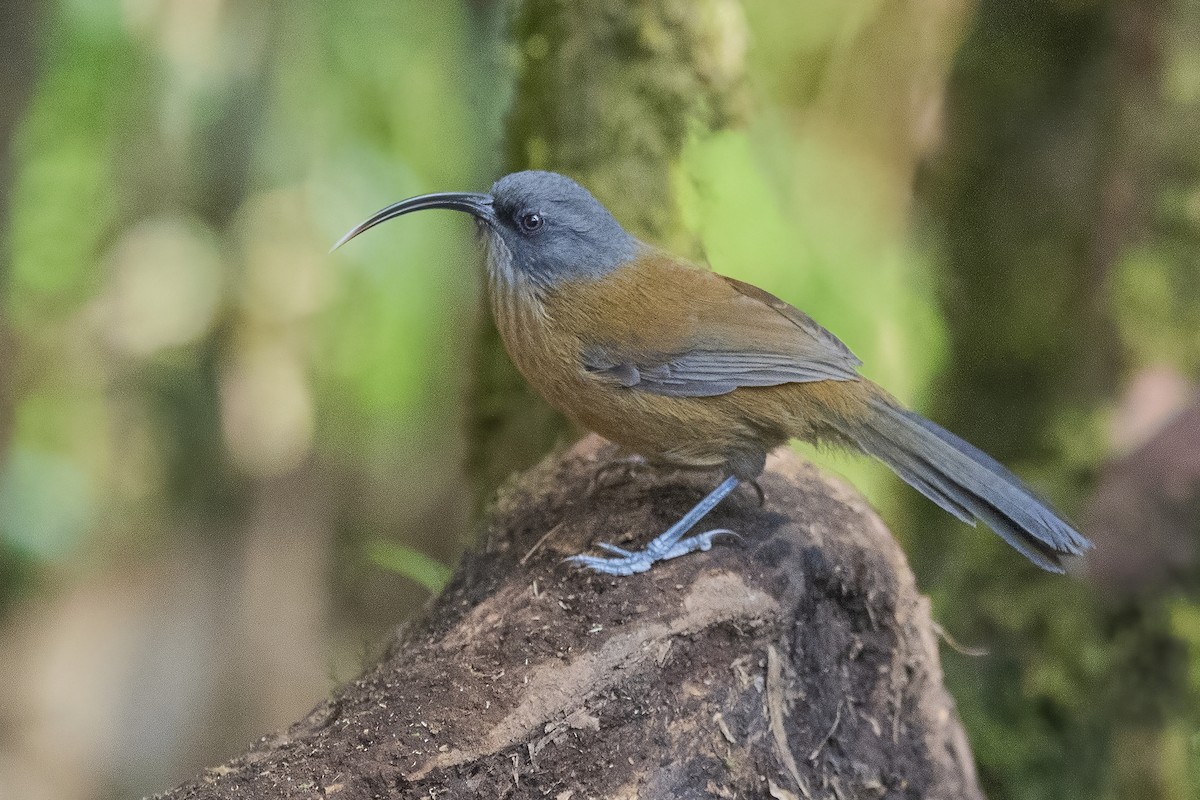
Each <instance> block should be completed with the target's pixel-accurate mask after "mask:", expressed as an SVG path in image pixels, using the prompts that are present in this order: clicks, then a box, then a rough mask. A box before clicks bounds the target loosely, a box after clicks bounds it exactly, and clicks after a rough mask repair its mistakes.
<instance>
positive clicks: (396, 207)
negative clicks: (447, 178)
mask: <svg viewBox="0 0 1200 800" xmlns="http://www.w3.org/2000/svg"><path fill="white" fill-rule="evenodd" d="M431 208H448V209H451V210H453V211H465V212H467V213H468V214H470V215H472V216H473V217H475V218H476V219H483V220H487V219H491V218H492V216H493V213H494V212H493V211H492V196H491V195H490V194H479V193H477V192H437V193H436V194H423V195H418V196H417V197H410V198H408V199H407V200H401V201H400V202H399V203H392V204H391V205H390V206H388V207H387V208H384V209H380V210H379V211H377V212H376V213H374V214H373V215H371V216H370V217H368V218H367V219H365V220H363V221H362V222H360V223H359V224H358V225H355V226H354V227H353V228H351V229H350V231H349V232H348V233H347V234H346V235H345V236H343V237H342V238H341V239H338V241H337V244H335V245H334V246H333V247H332V248H331V249H330V251H329V252H331V253H332V252H333V251H334V250H337V249H338V248H339V247H341V246H342V245H344V244H345V243H346V242H348V241H350V240H351V239H353V238H354V237H355V236H358V235H359V234H360V233H362V232H363V231H369V230H370V229H371V228H374V227H375V226H376V225H378V224H379V223H381V222H387V221H388V220H389V219H395V218H396V217H399V216H401V215H403V214H407V213H409V212H410V211H425V210H427V209H431Z"/></svg>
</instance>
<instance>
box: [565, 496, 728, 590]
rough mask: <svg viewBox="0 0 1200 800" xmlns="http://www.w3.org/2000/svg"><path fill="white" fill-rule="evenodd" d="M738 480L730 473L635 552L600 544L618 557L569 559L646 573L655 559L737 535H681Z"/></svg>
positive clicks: (606, 569)
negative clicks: (723, 537)
mask: <svg viewBox="0 0 1200 800" xmlns="http://www.w3.org/2000/svg"><path fill="white" fill-rule="evenodd" d="M740 482H741V481H739V480H738V479H737V478H735V477H734V476H732V475H730V476H729V477H728V478H726V479H725V480H724V481H722V482H721V485H720V486H718V487H717V488H716V489H713V490H712V491H711V492H709V493H708V495H707V496H706V497H705V498H704V499H703V500H701V501H700V502H699V503H697V504H696V505H695V506H694V507H693V508H692V510H691V511H689V512H687V513H686V514H684V515H683V519H681V520H679V521H678V522H676V523H675V524H674V525H672V526H671V527H670V528H668V529H667V531H666V532H665V533H663V534H661V535H659V536H658V537H657V538H655V539H654V541H652V542H650V544H648V545H646V549H644V550H639V551H637V552H631V551H629V550H626V549H624V548H622V547H617V546H616V545H611V544H600V545H599V546H600V547H602V548H604V549H605V550H607V551H609V552H610V553H615V554H616V555H617V558H600V557H598V556H585V555H578V556H571V557H570V558H568V559H567V560H568V561H572V562H574V563H576V564H581V565H582V566H585V567H588V568H590V569H594V570H596V571H597V572H603V573H605V574H606V575H633V574H636V573H638V572H645V571H646V570H648V569H650V567H651V565H653V564H654V563H655V562H657V561H666V560H667V559H669V558H678V557H679V556H682V555H687V554H688V553H694V552H695V551H697V550H708V549H709V548H711V547H712V541H713V539H715V538H716V537H717V536H720V535H722V534H729V535H730V536H737V534H736V533H734V532H733V531H731V530H727V529H725V528H718V529H716V530H712V531H706V532H704V533H700V534H697V535H695V536H689V537H688V538H686V539H685V538H683V537H684V536H685V535H686V534H687V532H688V531H690V530H691V529H692V528H693V527H694V526H695V525H696V523H697V522H699V521H700V520H701V519H703V518H704V515H705V514H707V513H708V512H710V511H712V510H713V508H715V507H716V505H717V503H719V502H721V501H722V500H724V499H725V496H726V495H728V494H729V493H730V492H732V491H733V490H734V489H736V488H737V486H738V484H739V483H740Z"/></svg>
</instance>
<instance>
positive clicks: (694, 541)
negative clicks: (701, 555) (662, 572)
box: [567, 528, 742, 576]
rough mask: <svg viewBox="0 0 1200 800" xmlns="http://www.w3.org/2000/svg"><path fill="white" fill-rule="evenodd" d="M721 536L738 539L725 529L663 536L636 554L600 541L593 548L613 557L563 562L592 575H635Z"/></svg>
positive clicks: (573, 558)
mask: <svg viewBox="0 0 1200 800" xmlns="http://www.w3.org/2000/svg"><path fill="white" fill-rule="evenodd" d="M723 535H724V536H733V537H735V538H737V539H741V538H742V537H741V536H739V535H738V534H736V533H734V532H733V531H731V530H729V529H728V528H717V529H716V530H711V531H706V532H704V533H699V534H696V535H695V536H689V537H687V538H686V539H676V538H675V537H674V536H669V535H668V534H663V535H662V536H659V537H658V538H657V539H655V540H654V541H652V542H650V544H648V545H646V549H644V550H637V551H633V550H626V549H625V548H624V547H617V546H616V545H615V544H607V543H605V542H600V543H599V544H598V545H597V547H601V548H603V549H605V550H607V551H608V552H610V553H613V554H615V555H616V556H617V557H616V558H601V557H599V556H585V555H578V556H571V557H570V558H568V559H567V561H570V562H571V563H573V564H579V565H580V566H582V567H587V568H588V569H591V570H595V571H596V572H602V573H604V574H605V575H621V576H625V575H636V574H637V573H639V572H645V571H646V570H648V569H650V567H651V566H653V565H654V564H656V563H658V562H659V561H668V560H670V559H672V558H679V557H680V556H685V555H687V554H688V553H694V552H696V551H697V550H700V551H704V550H709V549H711V548H712V544H713V539H715V538H717V537H718V536H723Z"/></svg>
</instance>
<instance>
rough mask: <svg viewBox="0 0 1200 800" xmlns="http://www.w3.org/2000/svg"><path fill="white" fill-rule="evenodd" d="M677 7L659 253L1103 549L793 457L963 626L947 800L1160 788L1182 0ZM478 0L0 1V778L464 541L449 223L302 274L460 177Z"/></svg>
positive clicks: (163, 772)
mask: <svg viewBox="0 0 1200 800" xmlns="http://www.w3.org/2000/svg"><path fill="white" fill-rule="evenodd" d="M662 1H663V2H666V0H662ZM604 3H605V8H608V7H614V8H615V7H619V6H621V5H622V4H621V3H619V2H616V0H604ZM668 5H669V3H668ZM686 5H687V4H686V3H685V4H682V5H681V6H680V9H681V10H680V12H679V13H687V12H686V8H685V6H686ZM717 7H718V8H720V9H723V11H721V13H722V14H725V15H726V16H725V17H722V18H721V19H722V22H721V24H722V25H729V26H734V27H735V29H736V31H737V35H732V36H726V37H724V38H722V39H721V42H722V45H721V47H722V49H720V52H717V53H715V54H714V59H716V60H717V61H719V62H720V65H721V68H722V69H723V70H726V73H724V74H736V73H739V72H743V71H744V73H745V75H746V84H747V88H746V95H745V96H746V100H745V108H744V110H743V112H742V116H743V119H741V120H739V121H738V122H737V124H733V125H730V126H728V127H727V128H725V129H722V130H719V131H710V130H701V129H697V131H696V132H695V135H693V136H690V137H689V138H688V141H687V145H686V146H685V148H684V149H683V152H682V153H681V154H680V155H679V156H678V159H677V160H676V161H675V162H673V163H672V164H671V169H672V170H673V171H674V172H673V174H674V176H675V178H674V180H675V185H676V196H677V201H678V204H679V212H680V216H681V217H682V219H683V225H684V227H685V232H684V234H683V235H682V236H681V240H683V241H686V242H690V243H691V244H692V246H693V249H694V251H695V252H698V253H703V254H704V255H705V257H706V258H707V259H708V261H709V262H710V263H712V264H713V266H714V267H715V268H716V269H718V270H719V271H721V272H724V273H727V274H731V275H735V276H737V277H740V278H743V279H746V280H750V281H752V282H754V283H757V284H759V285H761V286H763V287H764V288H766V289H768V290H770V291H772V292H774V293H775V294H778V295H780V296H781V297H783V298H785V299H787V300H789V301H791V302H794V303H795V304H797V305H799V306H801V307H802V308H804V309H805V310H806V311H808V312H809V313H810V314H812V315H813V316H814V317H815V318H816V319H818V320H819V321H820V322H822V323H823V324H825V325H826V326H827V327H829V328H830V329H832V330H833V331H834V332H836V333H837V334H838V335H839V336H840V337H842V338H843V339H844V340H845V341H846V342H847V343H848V344H849V345H850V346H851V348H852V349H854V350H855V352H856V353H857V354H858V355H859V356H861V357H862V358H863V359H864V361H865V362H866V365H865V367H864V371H865V372H866V373H867V374H868V375H870V376H871V377H872V378H874V379H875V380H877V381H879V382H880V383H882V384H884V385H885V386H887V387H888V388H889V389H891V390H892V391H893V392H894V393H895V394H896V395H897V396H899V397H901V398H902V399H903V400H905V401H907V402H909V403H912V404H914V405H916V406H917V407H919V408H921V409H922V410H924V411H925V412H926V413H927V414H929V415H930V416H932V417H934V418H935V419H937V420H938V421H940V422H943V423H945V424H946V425H947V426H948V427H951V428H953V429H955V430H956V431H958V432H959V433H961V434H963V435H964V436H966V437H967V438H969V439H971V440H972V441H974V442H976V443H977V444H979V445H980V446H981V447H983V448H984V449H986V450H988V451H990V452H993V453H994V454H995V455H996V456H997V457H999V458H1001V459H1002V460H1004V461H1005V462H1006V463H1009V464H1010V465H1011V466H1013V467H1014V468H1015V469H1017V470H1018V471H1019V472H1021V473H1022V474H1023V475H1025V476H1026V477H1027V478H1029V479H1030V480H1031V481H1032V482H1034V483H1035V484H1036V485H1037V486H1038V488H1039V489H1040V490H1041V491H1042V492H1044V493H1045V494H1047V495H1048V496H1050V497H1051V499H1052V500H1053V501H1054V502H1055V503H1056V504H1057V505H1059V506H1061V507H1062V508H1063V509H1064V510H1065V511H1066V512H1067V513H1068V514H1069V515H1071V516H1073V517H1074V518H1075V519H1077V520H1079V521H1080V522H1081V523H1082V524H1083V525H1084V527H1085V529H1086V532H1088V533H1089V534H1090V535H1093V536H1094V537H1095V538H1096V540H1097V542H1098V544H1099V545H1100V548H1099V550H1098V552H1097V553H1096V557H1095V558H1094V559H1092V560H1091V561H1090V562H1089V563H1088V564H1087V565H1084V566H1082V567H1080V569H1079V570H1078V574H1076V575H1074V576H1072V577H1070V578H1060V577H1054V576H1047V575H1042V574H1040V573H1038V572H1036V570H1034V569H1033V568H1031V567H1029V566H1028V565H1027V564H1024V563H1023V562H1022V561H1021V560H1020V559H1019V558H1018V557H1017V556H1015V555H1014V554H1013V553H1011V552H1010V551H1008V550H1007V549H1006V548H1005V547H1004V546H1003V544H1002V543H999V542H998V540H996V539H995V538H994V537H991V536H990V534H987V533H986V532H983V531H972V530H970V529H967V528H965V527H964V526H962V525H960V524H958V523H956V522H954V521H953V520H950V519H949V518H947V517H945V516H944V515H939V514H938V512H937V511H936V510H935V509H931V507H930V506H929V505H928V504H926V503H924V501H923V500H921V499H920V498H919V497H918V496H916V494H915V493H914V492H912V491H911V490H909V489H907V488H904V487H902V486H900V485H899V484H898V483H897V482H896V481H895V480H894V479H893V478H892V477H891V476H890V475H888V474H887V473H886V471H884V470H882V469H881V468H878V467H876V466H873V465H870V464H867V463H866V462H864V461H862V460H856V459H852V458H849V457H845V456H836V455H829V454H824V453H815V454H814V453H812V452H811V451H808V452H809V453H810V455H814V456H815V457H817V458H819V459H820V460H821V461H822V463H823V464H825V465H826V466H830V467H832V468H833V469H836V470H838V471H840V472H843V473H844V474H846V475H848V476H849V477H851V478H852V479H853V480H855V482H856V483H857V484H858V485H859V486H860V487H861V488H863V489H864V490H865V491H867V493H868V495H869V496H870V497H871V498H872V500H873V501H874V502H875V503H876V505H877V506H879V507H880V508H881V510H882V511H883V512H884V514H885V516H886V517H887V519H888V521H889V523H890V524H891V525H892V527H893V529H894V530H895V531H896V532H897V535H898V536H900V537H901V538H902V539H903V540H904V543H905V545H906V548H907V549H908V552H909V553H910V554H911V557H912V560H913V566H914V569H915V570H916V572H917V574H918V578H919V580H920V582H921V585H922V588H923V590H924V591H925V592H927V593H928V594H930V595H931V597H932V599H933V602H934V608H935V616H936V617H937V618H938V620H939V621H940V623H941V624H942V626H943V627H944V628H945V630H946V632H947V634H948V638H949V639H950V640H951V641H953V640H958V641H961V642H962V643H963V644H965V645H968V646H969V647H968V648H967V649H962V648H956V647H947V648H945V649H944V651H943V652H944V655H943V658H944V660H945V666H946V671H947V677H948V681H949V685H950V689H951V691H952V692H953V693H954V695H955V697H956V698H957V700H958V703H959V706H960V711H961V713H962V715H963V717H964V720H965V722H966V724H967V727H968V732H969V734H970V736H971V739H972V744H973V747H974V749H975V753H976V756H977V758H978V760H979V765H980V770H981V775H982V778H983V781H984V783H985V785H986V787H987V790H988V793H989V796H991V797H994V798H1012V799H1013V800H1015V799H1016V798H1021V800H1027V799H1028V798H1047V799H1048V798H1076V797H1078V798H1088V799H1089V800H1092V798H1122V800H1126V799H1127V798H1159V797H1162V798H1171V799H1172V800H1175V799H1176V798H1178V799H1180V800H1182V799H1184V798H1200V597H1198V588H1200V580H1198V579H1197V577H1198V576H1200V500H1198V497H1200V461H1197V455H1196V454H1197V453H1200V411H1198V410H1197V409H1200V390H1198V389H1197V383H1196V381H1197V376H1198V375H1200V149H1197V147H1196V146H1195V144H1194V143H1195V142H1196V141H1200V0H1181V2H1179V3H1176V4H1173V5H1171V6H1167V5H1166V4H1145V3H1140V2H1135V0H1121V1H1119V0H1109V1H1108V2H1101V0H1036V1H1035V0H985V2H983V3H979V4H972V3H967V2H961V3H958V2H948V3H947V2H940V1H939V2H934V1H933V0H903V2H902V1H901V0H894V1H893V0H887V1H886V2H882V1H881V0H837V1H836V2H831V1H830V0H822V2H817V3H807V4H796V3H791V2H776V1H774V0H745V2H740V3H739V2H736V1H735V0H729V2H728V3H724V4H718V5H717ZM513 8H514V4H510V3H507V2H498V1H497V0H464V1H463V2H453V1H452V0H404V1H403V2H396V0H348V2H342V3H336V4H335V3H302V2H294V3H285V4H280V3H266V2H262V1H261V0H27V1H26V2H17V1H16V0H0V51H2V52H0V73H2V74H0V135H3V137H5V142H4V146H5V147H6V150H5V151H4V152H3V153H0V212H2V213H3V215H4V216H3V218H0V674H3V675H4V676H5V680H4V681H3V682H2V683H0V798H9V797H12V798H21V799H22V800H51V799H53V800H91V799H92V798H117V797H128V796H137V795H140V794H144V793H150V792H153V791H155V790H161V789H165V788H168V787H169V786H171V785H172V784H174V783H176V782H178V781H180V780H182V779H183V778H185V777H188V776H189V775H191V774H193V773H195V772H196V771H198V770H199V769H201V768H202V767H204V766H205V765H208V764H212V763H216V762H219V761H220V760H223V759H225V758H227V757H229V756H230V755H232V754H234V753H236V752H238V751H239V750H241V749H243V748H244V747H245V746H247V745H248V744H249V743H250V742H251V741H252V740H253V739H254V738H255V737H257V736H259V735H262V734H264V733H266V732H269V731H271V730H273V729H276V728H279V727H281V726H283V725H286V724H287V723H288V722H290V721H292V720H294V719H296V718H297V717H299V716H300V715H302V714H303V713H304V712H305V711H306V710H307V709H308V708H310V707H311V706H313V705H315V704H316V703H317V702H318V701H319V700H320V699H321V698H322V697H324V696H325V695H326V694H327V693H328V692H330V691H331V690H332V689H333V688H334V687H335V686H336V685H337V684H338V683H339V682H342V681H345V680H347V679H349V678H352V677H353V676H354V675H355V674H356V673H357V672H358V671H359V669H360V668H361V667H362V665H363V664H364V663H368V662H369V661H370V658H371V647H372V645H374V644H377V643H378V642H379V641H381V640H382V639H383V638H384V637H385V636H386V634H387V632H388V630H389V629H390V628H391V627H392V626H394V625H395V624H397V623H398V622H400V621H402V620H403V619H404V618H405V617H406V616H407V615H409V614H411V613H413V611H414V610H416V609H417V608H419V606H420V605H421V604H422V603H423V602H424V601H425V600H426V599H427V598H428V597H429V596H430V593H431V592H434V591H436V590H437V588H438V587H440V586H441V585H442V584H443V583H444V581H445V580H446V579H447V576H448V575H449V573H450V570H451V569H452V567H453V565H454V563H455V560H456V558H457V557H458V555H459V553H460V552H461V551H462V549H463V548H464V547H467V546H469V544H470V538H471V519H472V514H473V511H474V487H472V486H470V485H469V480H468V473H467V470H466V469H465V468H464V462H465V461H466V460H467V458H468V452H469V447H470V442H469V441H467V436H468V432H469V430H470V428H469V426H467V425H464V420H466V419H467V418H468V417H469V416H470V414H471V411H470V410H469V403H470V402H471V399H470V398H471V392H470V387H471V385H472V382H473V381H474V379H475V372H476V366H477V365H476V349H475V345H476V341H475V335H474V333H473V331H474V330H475V328H476V325H477V322H478V321H479V319H480V315H481V314H482V313H483V311H482V306H481V291H482V288H481V287H482V282H481V274H480V258H479V253H478V250H477V247H476V245H475V244H474V242H473V241H472V236H471V226H470V224H469V223H468V222H467V221H466V220H465V219H462V218H460V215H454V214H448V213H447V214H429V215H421V216H420V217H419V218H418V217H412V218H406V219H405V220H403V221H397V222H394V223H391V224H390V225H389V226H387V227H386V228H381V229H380V230H379V231H375V232H372V233H371V235H369V236H364V237H361V238H360V239H356V240H355V241H354V242H353V244H352V246H348V247H345V248H343V249H341V250H339V251H338V252H337V253H335V254H333V255H330V254H329V253H328V249H329V246H330V245H331V244H332V242H334V241H336V240H337V238H338V237H339V236H340V235H341V234H342V233H344V232H345V230H346V229H348V228H349V227H350V226H351V225H353V224H355V223H356V222H358V221H359V220H361V219H362V218H363V217H364V216H366V215H367V214H369V213H370V212H373V211H374V210H376V209H377V208H379V207H381V206H383V205H385V204H387V203H389V202H392V201H394V200H397V199H400V198H402V197H406V196H409V195H413V194H418V193H422V192H429V191H444V190H478V189H483V188H485V187H486V186H487V185H488V184H490V182H491V181H492V180H494V178H495V177H497V173H498V171H499V170H500V169H501V168H502V165H503V163H504V160H503V156H502V153H503V152H504V146H503V141H504V136H505V130H504V120H505V113H506V110H507V109H508V108H509V105H510V101H511V99H512V98H511V95H512V93H513V91H514V89H513V86H514V76H515V75H516V74H518V72H519V71H520V70H521V69H523V68H526V69H527V68H529V66H530V64H531V63H535V62H536V61H537V60H538V59H539V58H542V57H544V56H545V50H546V43H545V41H544V40H543V41H542V42H541V44H540V45H539V44H538V41H539V40H538V38H537V37H538V35H541V34H535V35H533V36H531V37H529V38H527V39H525V40H524V41H523V42H521V43H519V44H518V43H514V42H513V41H512V40H511V39H510V38H509V36H508V24H509V21H510V18H511V16H512V14H513ZM614 13H615V12H614ZM642 36H643V38H644V41H643V42H641V43H640V45H639V46H643V47H645V48H646V49H647V50H648V51H653V49H654V48H655V47H667V46H668V45H669V39H670V36H671V31H670V30H666V29H658V28H655V29H653V30H650V29H647V30H644V31H642ZM596 102H602V99H597V101H596ZM646 533H647V534H648V535H649V534H651V533H653V532H649V531H648V532H646ZM971 647H981V648H984V649H986V650H987V651H988V654H987V655H985V656H979V655H967V654H966V653H967V652H968V651H970V648H971ZM971 652H973V651H971Z"/></svg>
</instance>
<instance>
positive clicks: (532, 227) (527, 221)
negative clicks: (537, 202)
mask: <svg viewBox="0 0 1200 800" xmlns="http://www.w3.org/2000/svg"><path fill="white" fill-rule="evenodd" d="M544 223H545V220H544V219H542V215H541V214H538V213H537V212H533V211H531V212H529V213H528V214H522V215H521V218H520V219H519V220H517V224H518V225H520V226H521V230H523V231H525V233H533V232H534V231H536V230H537V229H538V228H540V227H542V225H543V224H544Z"/></svg>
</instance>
